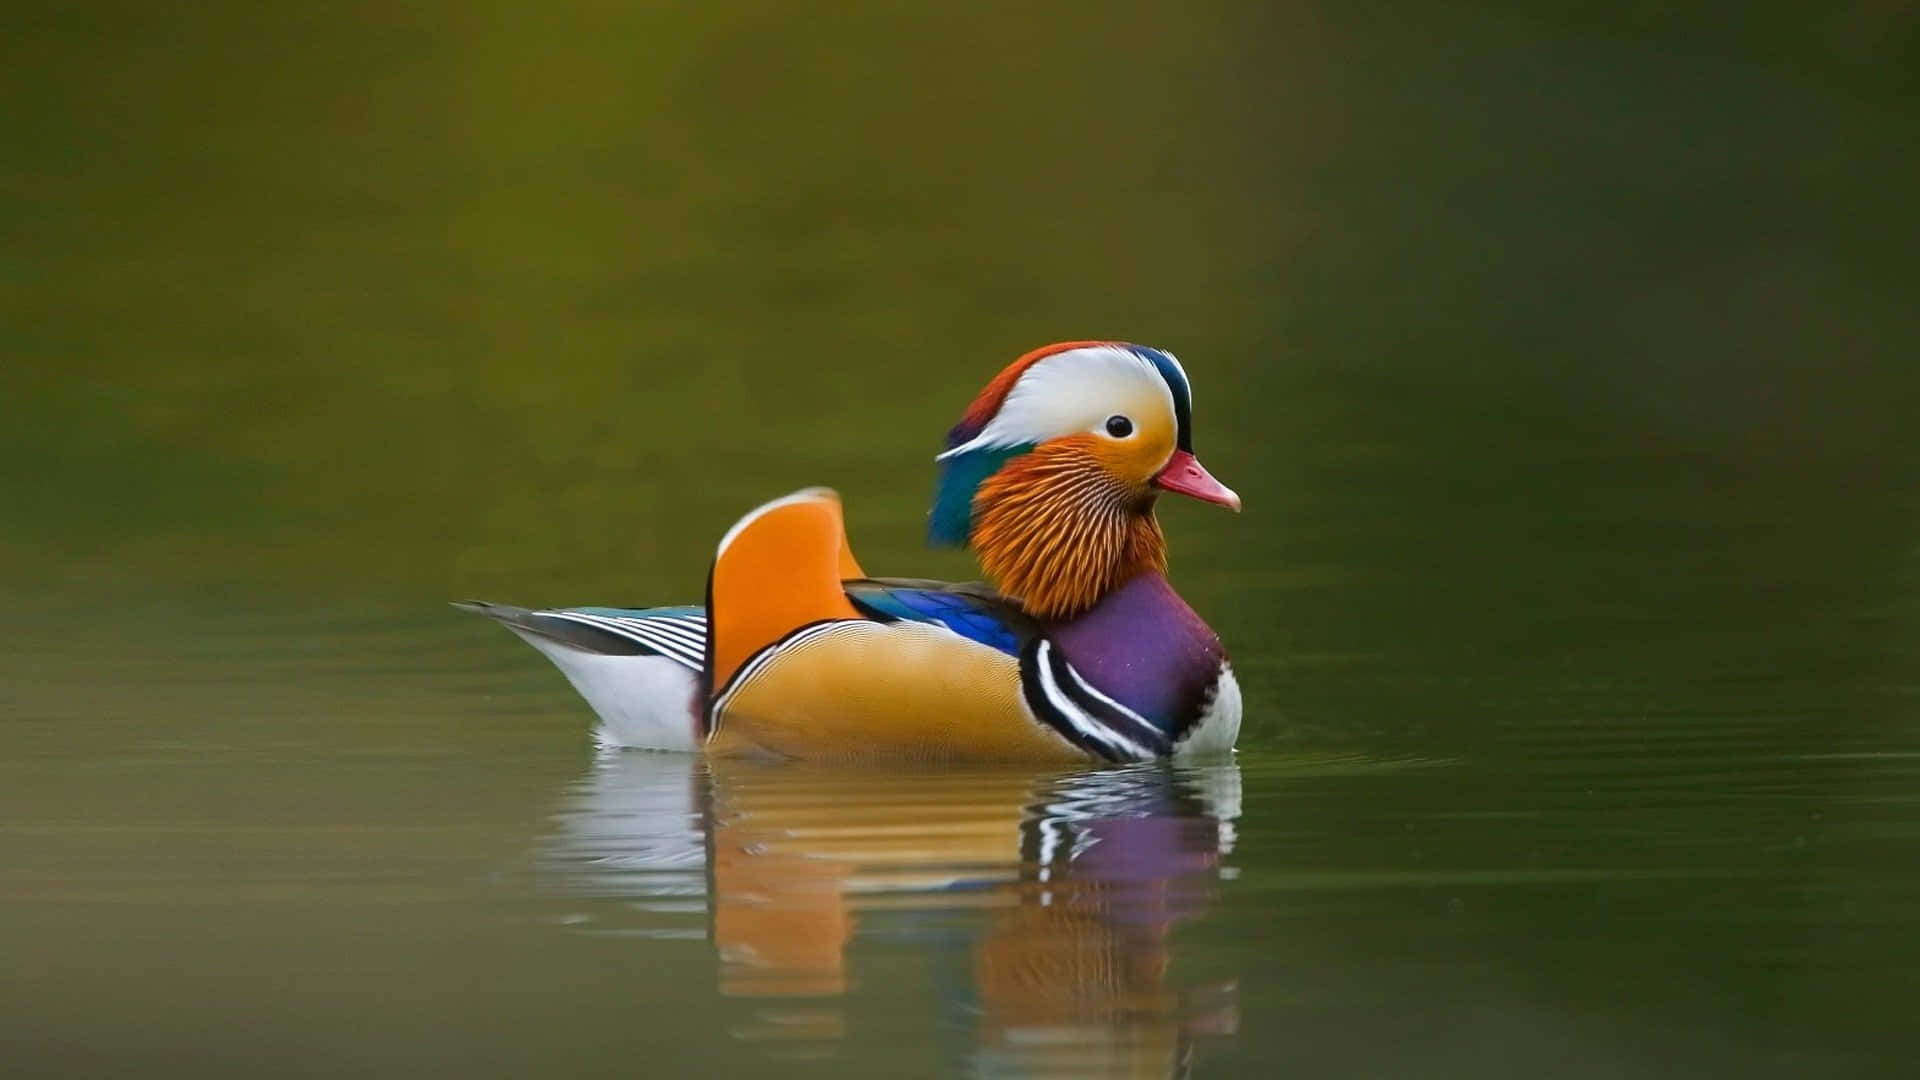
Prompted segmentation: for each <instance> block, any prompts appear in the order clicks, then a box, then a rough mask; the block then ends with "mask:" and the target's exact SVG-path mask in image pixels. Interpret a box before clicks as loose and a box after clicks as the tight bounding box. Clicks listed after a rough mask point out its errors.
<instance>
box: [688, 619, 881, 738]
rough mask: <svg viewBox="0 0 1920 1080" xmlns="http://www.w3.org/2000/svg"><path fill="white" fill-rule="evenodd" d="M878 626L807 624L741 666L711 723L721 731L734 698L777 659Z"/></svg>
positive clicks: (715, 706) (711, 713)
mask: <svg viewBox="0 0 1920 1080" xmlns="http://www.w3.org/2000/svg"><path fill="white" fill-rule="evenodd" d="M875 625H877V624H875V623H872V622H868V621H867V620H865V619H825V620H822V621H820V622H815V623H808V624H807V625H805V626H802V627H801V628H800V629H798V630H795V631H793V632H792V633H790V634H788V635H787V636H786V637H783V638H781V639H780V640H779V641H776V642H774V643H773V644H771V645H768V646H767V647H766V648H764V649H761V650H760V651H759V652H757V653H754V654H753V655H752V656H750V657H748V658H747V662H746V663H744V664H741V665H740V670H738V671H736V672H734V674H733V678H731V679H729V680H727V685H726V687H725V688H724V689H722V690H721V691H720V693H719V694H718V695H716V696H715V697H714V699H713V706H712V707H711V708H710V709H708V710H707V715H708V717H709V719H710V722H711V723H712V726H713V730H715V731H718V730H719V729H720V725H719V719H720V715H721V714H722V713H724V712H726V710H727V705H728V704H730V703H731V702H732V701H733V698H734V695H736V694H738V693H739V692H740V689H741V688H742V687H744V686H746V685H747V684H748V683H750V682H752V681H753V677H754V676H755V675H758V674H760V671H761V669H763V668H765V667H766V666H767V665H768V664H770V663H772V662H773V659H774V657H776V656H779V655H781V654H783V653H787V652H791V651H792V650H794V649H796V648H799V647H800V646H802V645H805V644H806V643H807V642H810V641H815V640H818V639H819V638H822V637H825V636H827V635H829V634H834V633H841V632H859V631H861V630H862V629H865V628H868V627H872V626H875Z"/></svg>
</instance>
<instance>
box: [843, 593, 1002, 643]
mask: <svg viewBox="0 0 1920 1080" xmlns="http://www.w3.org/2000/svg"><path fill="white" fill-rule="evenodd" d="M847 597H848V598H849V599H851V600H852V601H853V602H854V604H855V605H856V606H858V607H859V608H860V609H861V610H862V611H864V612H865V613H866V614H867V615H869V616H871V617H873V618H877V619H883V620H887V621H905V622H926V623H937V624H939V625H941V626H944V627H946V628H947V629H949V630H951V631H953V632H954V633H956V634H959V635H960V636H961V637H963V638H966V639H967V640H969V641H977V642H979V643H980V644H982V645H985V646H987V647H988V648H990V649H995V650H998V651H1000V652H1003V653H1006V654H1007V655H1008V656H1018V655H1020V646H1021V643H1022V640H1023V631H1027V630H1028V626H1029V620H1028V619H1027V618H1026V617H1025V616H1024V615H1023V614H1022V613H1021V612H1020V611H1019V609H1018V608H1015V607H1013V606H1012V605H1011V604H1009V603H1008V602H1007V601H1005V600H1003V599H1001V598H999V597H997V596H991V595H981V594H979V593H977V592H969V591H959V590H955V589H949V588H942V587H941V586H939V585H937V584H934V583H927V584H926V585H907V584H890V583H885V582H878V581H861V582H848V583H847ZM1026 636H1030V635H1026Z"/></svg>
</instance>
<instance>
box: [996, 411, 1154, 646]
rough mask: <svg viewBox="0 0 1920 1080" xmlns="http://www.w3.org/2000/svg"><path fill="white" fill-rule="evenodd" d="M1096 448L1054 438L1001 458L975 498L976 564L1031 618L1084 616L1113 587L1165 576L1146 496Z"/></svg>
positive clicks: (1088, 440) (1090, 440) (1082, 440)
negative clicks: (1151, 574)
mask: <svg viewBox="0 0 1920 1080" xmlns="http://www.w3.org/2000/svg"><path fill="white" fill-rule="evenodd" d="M1101 449H1102V448H1101V446H1100V444H1099V443H1098V442H1097V441H1096V440H1095V439H1094V437H1092V436H1075V437H1071V438H1065V439H1055V440H1053V441H1052V442H1048V443H1045V444H1042V445H1041V446H1040V447H1038V448H1036V449H1035V450H1033V451H1032V452H1031V453H1028V454H1023V455H1021V456H1020V457H1017V458H1014V459H1013V460H1012V461H1009V462H1008V463H1007V464H1006V465H1005V466H1004V467H1002V468H1001V469H1000V471H999V472H997V473H995V474H993V475H992V476H989V477H987V479H986V480H984V481H982V482H981V484H980V490H979V491H978V492H977V493H976V494H975V495H974V500H973V546H974V550H975V551H976V552H977V553H978V554H979V556H980V565H981V567H982V568H984V569H985V570H986V571H987V573H988V575H989V576H991V577H992V578H993V579H994V582H995V583H996V584H998V585H999V587H1000V591H1001V592H1003V593H1006V594H1007V595H1008V596H1012V597H1016V598H1018V599H1019V601H1020V603H1021V606H1023V607H1024V608H1026V610H1027V611H1029V612H1031V613H1032V614H1034V615H1037V616H1041V617H1043V618H1054V617H1061V616H1066V615H1071V614H1074V613H1076V612H1080V611H1084V610H1086V609H1087V608H1089V607H1092V606H1093V604H1094V602H1095V601H1097V600H1099V599H1100V597H1102V596H1104V595H1105V594H1106V593H1107V591H1108V590H1109V589H1111V588H1113V587H1114V586H1115V585H1118V584H1120V583H1121V582H1124V581H1126V580H1128V579H1129V578H1132V577H1134V576H1135V575H1137V574H1140V573H1144V572H1145V571H1148V570H1165V569H1166V566H1167V542H1166V538H1165V537H1164V536H1163V535H1162V534H1161V532H1160V524H1159V522H1157V521H1155V520H1154V517H1153V514H1152V513H1151V511H1150V509H1148V508H1149V507H1150V506H1151V504H1152V501H1153V496H1152V494H1151V491H1150V490H1135V489H1133V488H1132V487H1130V486H1129V485H1128V484H1127V483H1126V482H1125V481H1123V480H1121V479H1120V478H1119V476H1118V475H1117V474H1116V470H1115V469H1114V468H1112V467H1111V466H1110V464H1109V463H1108V462H1107V461H1106V460H1104V458H1105V457H1106V456H1108V455H1103V454H1102V452H1101ZM1143 510H1146V511H1147V512H1142V511H1143Z"/></svg>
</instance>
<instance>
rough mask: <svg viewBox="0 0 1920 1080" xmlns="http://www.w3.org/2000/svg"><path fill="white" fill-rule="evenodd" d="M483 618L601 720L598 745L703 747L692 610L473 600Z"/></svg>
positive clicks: (465, 607)
mask: <svg viewBox="0 0 1920 1080" xmlns="http://www.w3.org/2000/svg"><path fill="white" fill-rule="evenodd" d="M453 606H454V607H457V608H459V609H461V610H462V611H471V612H474V613H475V614H478V615H485V616H487V617H488V618H490V619H493V620H495V621H497V622H499V623H500V624H501V625H503V626H505V627H506V628H507V629H509V630H511V631H513V632H514V633H515V634H516V635H518V636H519V637H520V638H521V639H522V640H524V641H526V642H527V644H529V645H532V646H533V647H534V648H536V649H538V650H540V652H541V653H542V654H544V655H545V656H546V658H547V659H549V660H551V661H553V664H554V666H555V667H557V668H559V669H560V672H561V674H563V675H565V676H566V677H567V681H568V682H570V683H572V684H573V686H574V689H576V690H578V691H580V696H581V697H584V698H586V699H587V704H589V705H591V706H593V711H594V712H595V713H598V714H599V716H600V729H599V732H598V735H599V739H600V742H601V744H602V745H605V746H622V747H634V748H638V749H646V750H697V749H699V747H700V744H701V743H703V742H704V741H705V740H706V734H707V728H706V702H705V698H704V696H703V695H702V694H701V692H700V660H701V656H700V646H699V645H698V644H697V642H698V640H699V638H698V634H699V632H700V631H699V630H698V629H697V627H698V626H699V625H700V624H701V623H702V621H703V620H701V619H700V618H699V616H698V615H697V614H696V612H697V609H688V608H681V609H667V610H663V611H658V612H656V613H651V614H650V613H647V612H617V611H613V610H612V609H582V610H577V611H565V610H556V611H532V610H529V609H527V608H523V607H513V606H511V605H508V604H488V603H482V602H480V601H476V600H469V601H463V602H460V603H456V604H454V605H453Z"/></svg>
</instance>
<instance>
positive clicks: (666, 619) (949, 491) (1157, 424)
mask: <svg viewBox="0 0 1920 1080" xmlns="http://www.w3.org/2000/svg"><path fill="white" fill-rule="evenodd" d="M1192 428H1193V393H1192V389H1191V387H1190V385H1189V384H1188V382H1187V376H1186V372H1185V371H1184V370H1182V369H1181V367H1180V364H1179V362H1178V361H1177V360H1175V359H1174V358H1173V356H1172V355H1171V354H1169V353H1166V352H1162V351H1161V350H1158V349H1152V348H1147V347H1146V346H1142V345H1132V344H1127V343H1123V342H1103V341H1101V342H1096V341H1075V342H1066V343H1062V344H1058V345H1050V346H1047V347H1045V348H1041V349H1036V350H1034V351H1033V352H1030V353H1027V354H1026V355H1025V356H1022V357H1020V358H1019V359H1018V360H1016V361H1014V362H1013V363H1012V364H1011V365H1009V366H1008V367H1007V368H1006V369H1005V370H1003V371H1001V372H1000V374H999V375H997V376H995V377H994V379H993V380H992V381H991V382H989V383H988V384H987V385H986V388H985V389H984V390H982V391H981V392H980V394H979V396H977V397H976V398H975V399H974V400H973V403H972V404H971V405H970V406H969V407H968V408H967V411H966V413H965V414H964V415H963V416H962V417H961V419H960V422H959V423H958V424H956V425H955V426H954V427H953V429H952V430H951V431H950V432H949V433H948V435H947V441H946V449H945V450H944V451H943V452H942V453H941V454H939V455H938V456H937V457H936V458H935V461H936V462H937V463H938V464H939V481H938V485H937V488H936V491H935V495H934V504H933V509H932V511H931V513H930V515H929V528H928V535H929V538H930V540H931V541H932V542H933V543H935V544H943V545H954V546H971V547H972V548H973V550H974V552H975V554H976V556H977V557H978V559H979V562H980V565H981V567H982V568H983V569H984V570H985V571H986V573H987V576H988V577H989V578H991V579H992V581H993V585H992V586H988V585H984V584H978V583H969V584H947V583H943V582H935V581H923V580H917V579H904V578H876V577H869V576H868V575H867V574H866V572H865V571H863V570H862V569H861V568H860V564H859V563H858V562H857V561H855V559H854V556H853V552H852V550H851V549H850V548H849V546H848V544H847V539H846V532H845V528H844V524H843V521H842V518H841V512H840V500H839V497H838V496H837V495H835V494H834V493H833V492H832V491H830V490H828V489H825V488H808V489H806V490H803V491H798V492H795V493H793V494H791V495H787V496H785V497H783V498H779V499H775V500H773V501H772V502H769V503H766V504H765V505H763V506H761V507H759V508H757V509H755V510H753V511H752V512H751V513H749V514H747V515H746V516H745V517H743V518H741V519H740V521H739V522H738V523H737V524H735V525H734V526H733V528H731V529H729V530H728V531H727V533H726V535H725V536H723V537H722V538H721V540H720V545H719V548H718V549H717V551H716V552H715V555H714V560H713V566H712V569H711V571H710V573H709V576H708V579H707V602H706V604H705V605H704V606H698V607H664V608H645V609H628V608H606V607H580V608H556V609H548V610H529V609H527V608H519V607H510V606H505V605H498V604H485V603H478V602H466V603H463V604H460V605H458V606H460V607H464V608H466V609H468V610H472V611H476V612H478V613H480V614H483V615H487V616H489V617H491V618H494V619H496V620H498V621H500V622H501V623H503V624H505V625H506V627H507V628H508V629H510V630H512V631H513V632H514V633H515V634H517V635H519V636H520V637H521V638H523V639H525V640H526V641H527V642H528V643H529V644H531V645H532V646H533V647H534V648H536V649H538V650H540V652H542V653H544V654H545V655H546V656H547V657H548V658H549V659H550V660H552V661H553V663H554V664H555V665H556V666H558V667H559V669H560V670H561V672H562V673H563V674H565V675H566V677H567V679H568V680H569V681H570V682H571V683H572V684H573V686H574V687H575V689H577V690H578V691H579V692H580V694H581V695H582V696H583V697H585V698H586V700H587V702H588V704H590V705H591V706H592V707H593V709H594V711H595V712H596V713H598V714H599V716H600V719H601V726H600V729H599V732H598V735H599V738H600V740H601V741H602V743H604V744H607V745H611V746H621V747H634V748H643V749H653V750H681V751H693V750H705V751H707V752H710V753H719V754H732V753H745V754H760V755H770V756H775V757H790V758H809V759H843V760H844V759H858V758H890V759H922V760H925V759H967V760H1010V759H1017V760H1030V761H1048V760H1056V761H1096V762H1118V761H1139V760H1147V759H1153V758H1165V757H1175V756H1180V757H1185V756H1191V755H1200V754H1220V753H1225V752H1227V751H1230V750H1231V749H1232V747H1233V744H1234V740H1235V739H1236V738H1237V736H1238V734H1239V729H1240V714H1241V703H1240V689H1239V685H1238V684H1237V683H1236V682H1235V680H1234V676H1233V669H1232V667H1231V666H1230V665H1229V663H1228V661H1227V654H1226V651H1225V650H1224V649H1223V648H1222V647H1221V644H1220V639H1219V638H1218V637H1217V636H1215V634H1214V632H1213V631H1212V630H1211V629H1209V628H1208V626H1207V624H1206V623H1205V622H1204V621H1202V620H1201V619H1200V617H1199V616H1198V615H1197V614H1195V613H1194V611H1193V609H1191V608H1189V607H1188V606H1187V605H1186V603H1185V602H1184V601H1182V600H1181V599H1180V596H1179V594H1177V593H1176V592H1174V590H1173V587H1172V586H1171V585H1170V584H1168V582H1167V578H1166V573H1165V571H1166V541H1165V538H1164V537H1163V535H1162V533H1161V531H1160V525H1159V523H1158V522H1157V521H1156V520H1155V519H1154V514H1153V508H1154V501H1155V499H1156V498H1157V497H1158V495H1159V493H1160V492H1163V491H1170V492H1174V493H1177V494H1181V495H1187V496H1190V497H1192V498H1195V499H1199V500H1201V501H1203V502H1208V503H1214V504H1217V505H1220V506H1225V507H1228V508H1230V509H1233V510H1238V509H1239V508H1240V498H1239V496H1238V495H1235V494H1234V493H1233V491H1232V489H1230V488H1228V487H1227V486H1226V485H1224V484H1222V483H1220V482H1219V481H1218V480H1215V479H1214V478H1213V476H1212V475H1211V474H1210V473H1208V472H1207V470H1206V469H1205V467H1203V466H1202V465H1201V464H1200V461H1199V459H1198V458H1196V457H1195V456H1194V453H1193V430H1192Z"/></svg>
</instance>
